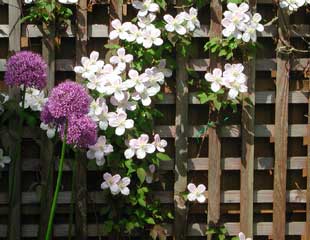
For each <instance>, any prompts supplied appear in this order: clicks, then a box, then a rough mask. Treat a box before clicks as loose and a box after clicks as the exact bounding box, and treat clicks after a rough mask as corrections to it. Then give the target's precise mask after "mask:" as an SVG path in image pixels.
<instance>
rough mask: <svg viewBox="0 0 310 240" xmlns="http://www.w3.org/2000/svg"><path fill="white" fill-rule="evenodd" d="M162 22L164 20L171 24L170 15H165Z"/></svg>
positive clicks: (171, 18)
mask: <svg viewBox="0 0 310 240" xmlns="http://www.w3.org/2000/svg"><path fill="white" fill-rule="evenodd" d="M164 20H165V21H166V22H167V23H171V22H173V20H174V18H173V17H172V16H171V15H169V14H166V15H165V16H164Z"/></svg>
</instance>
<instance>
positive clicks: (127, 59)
mask: <svg viewBox="0 0 310 240" xmlns="http://www.w3.org/2000/svg"><path fill="white" fill-rule="evenodd" d="M132 60H133V56H132V55H131V54H126V51H125V48H119V49H118V50H117V56H112V57H111V58H110V63H112V64H114V65H117V68H118V69H119V70H120V71H121V72H122V71H124V70H125V69H126V64H127V63H131V62H132Z"/></svg>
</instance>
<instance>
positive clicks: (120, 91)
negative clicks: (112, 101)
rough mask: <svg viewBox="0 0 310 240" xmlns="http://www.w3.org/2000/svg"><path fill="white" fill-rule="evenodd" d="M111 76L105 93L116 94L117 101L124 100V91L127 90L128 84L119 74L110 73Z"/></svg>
mask: <svg viewBox="0 0 310 240" xmlns="http://www.w3.org/2000/svg"><path fill="white" fill-rule="evenodd" d="M109 78H110V79H109V85H108V86H105V90H104V93H105V94H106V95H112V94H114V97H115V98H116V100H117V101H122V100H123V99H124V98H125V95H124V91H126V90H127V85H126V84H125V83H124V82H123V80H122V78H121V77H120V76H118V75H110V76H109Z"/></svg>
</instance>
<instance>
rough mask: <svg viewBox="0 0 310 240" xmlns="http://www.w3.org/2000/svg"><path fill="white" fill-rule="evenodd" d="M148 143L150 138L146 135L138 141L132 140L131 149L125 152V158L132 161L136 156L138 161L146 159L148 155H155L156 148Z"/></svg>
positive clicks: (142, 135)
mask: <svg viewBox="0 0 310 240" xmlns="http://www.w3.org/2000/svg"><path fill="white" fill-rule="evenodd" d="M148 141H149V136H148V135H146V134H141V136H140V137H139V138H138V139H130V141H129V148H128V149H126V151H125V152H124V155H125V158H126V159H130V158H132V157H134V156H135V155H136V156H137V158H138V159H144V158H145V157H146V154H151V153H154V152H155V150H156V148H155V146H154V145H153V144H151V143H148Z"/></svg>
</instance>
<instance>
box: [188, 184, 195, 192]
mask: <svg viewBox="0 0 310 240" xmlns="http://www.w3.org/2000/svg"><path fill="white" fill-rule="evenodd" d="M187 189H188V191H190V192H191V193H192V192H194V191H196V185H195V184H193V183H189V184H188V185H187Z"/></svg>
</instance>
